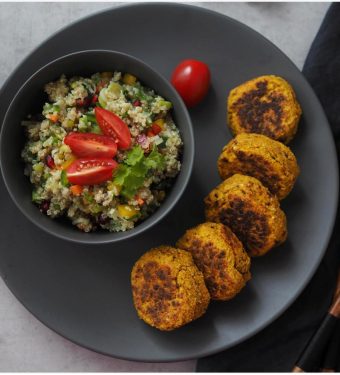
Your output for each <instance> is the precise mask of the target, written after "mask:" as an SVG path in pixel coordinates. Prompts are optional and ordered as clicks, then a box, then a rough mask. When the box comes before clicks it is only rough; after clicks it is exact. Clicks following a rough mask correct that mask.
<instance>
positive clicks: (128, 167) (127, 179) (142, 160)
mask: <svg viewBox="0 0 340 375" xmlns="http://www.w3.org/2000/svg"><path fill="white" fill-rule="evenodd" d="M163 168H164V156H163V155H161V154H160V153H159V152H158V150H157V147H154V148H153V150H152V151H151V153H150V154H149V156H145V155H144V152H143V149H142V148H141V147H140V146H135V147H134V148H133V149H132V150H131V151H130V152H129V153H128V155H127V158H126V159H125V162H124V163H123V164H120V166H119V168H118V170H117V172H116V174H115V177H114V183H115V184H117V185H119V186H122V190H121V192H120V194H121V195H122V196H124V197H126V198H127V199H130V198H132V197H133V196H134V195H135V194H136V193H137V191H138V189H139V188H141V187H142V186H143V183H144V181H145V178H146V176H147V173H148V172H149V171H150V170H161V169H163Z"/></svg>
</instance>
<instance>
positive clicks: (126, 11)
mask: <svg viewBox="0 0 340 375" xmlns="http://www.w3.org/2000/svg"><path fill="white" fill-rule="evenodd" d="M82 49H113V50H117V51H122V52H126V53H129V54H131V55H134V56H136V57H138V58H140V59H142V60H144V61H145V62H146V63H148V64H150V65H151V66H152V67H154V68H155V69H156V70H158V71H159V72H160V73H161V74H163V75H164V76H165V77H170V74H171V71H172V69H173V67H174V66H175V65H176V64H177V63H178V62H179V61H180V60H182V59H185V58H196V59H201V60H203V61H205V62H206V63H207V64H208V65H209V66H210V68H211V72H212V89H211V90H210V92H209V95H208V97H207V98H206V100H205V101H204V103H202V104H201V105H200V106H198V107H197V108H196V109H193V110H192V111H191V116H192V121H193V125H194V131H195V142H196V150H197V151H196V157H195V165H194V170H193V175H192V178H191V180H190V183H189V186H188V188H187V190H186V193H185V194H184V195H183V197H182V199H181V200H180V202H179V203H178V204H177V206H176V208H175V209H174V210H173V211H172V213H171V214H170V215H169V216H168V217H167V218H166V219H164V220H163V221H162V222H161V223H160V224H158V225H157V226H155V227H153V229H152V230H151V231H150V232H149V233H147V234H144V235H142V236H139V237H136V238H134V239H132V240H129V241H126V242H124V243H119V244H113V245H111V246H110V245H102V246H84V245H76V244H71V243H68V242H65V241H62V240H58V239H56V238H54V237H51V236H50V235H48V234H46V233H45V232H42V231H41V230H39V229H38V228H36V227H35V226H33V225H32V224H31V223H30V222H29V221H28V220H27V219H26V218H24V217H23V216H22V214H20V212H19V211H18V210H17V209H16V207H15V206H14V204H13V203H12V202H11V200H10V199H9V196H8V194H7V192H6V191H5V188H4V187H3V184H2V183H1V186H0V197H1V211H0V219H1V229H2V230H1V233H0V242H1V247H0V270H1V274H2V277H3V278H4V280H5V281H6V283H7V285H8V286H9V287H10V289H11V290H12V292H13V293H14V294H15V295H16V296H17V297H18V299H19V300H20V301H21V302H22V303H23V304H24V305H25V306H26V307H27V308H28V309H29V310H30V311H31V312H32V313H33V314H34V315H35V316H36V317H37V318H38V319H40V320H41V321H42V322H43V323H45V324H46V325H47V326H49V327H50V328H52V329H53V330H55V331H56V332H58V333H60V334H61V335H63V336H65V337H67V338H69V339H70V340H72V341H74V342H76V343H78V344H81V345H83V346H85V347H87V348H90V349H93V350H96V351H98V352H101V353H105V354H109V355H112V356H115V357H120V358H125V359H133V360H141V361H175V360H184V359H190V358H196V357H201V356H204V355H208V354H211V353H215V352H217V351H220V350H222V349H225V348H228V347H230V346H232V345H235V344H236V343H239V342H240V341H242V340H244V339H246V338H248V337H250V336H251V335H253V334H255V333H256V332H258V331H259V330H260V329H262V328H264V327H265V326H266V325H268V324H269V323H270V322H271V321H272V320H273V319H275V318H276V317H277V316H279V315H280V314H281V313H282V312H283V311H284V310H285V309H287V307H288V306H289V305H290V304H291V303H292V302H293V301H294V300H295V298H296V297H297V296H298V295H299V294H300V292H301V291H302V289H303V288H304V287H305V285H306V284H307V282H308V281H309V280H310V278H311V276H312V275H313V273H314V271H315V270H316V267H317V266H318V264H319V262H320V260H321V258H322V256H323V254H324V251H325V248H326V246H327V243H328V240H329V237H330V234H331V230H332V227H333V223H334V217H335V212H336V206H337V195H338V168H337V160H336V153H335V148H334V144H333V140H332V137H331V133H330V129H329V126H328V124H327V120H326V118H325V115H324V113H323V110H322V108H321V106H320V104H319V102H318V100H317V98H316V96H315V94H314V93H313V91H312V89H311V88H310V86H309V85H308V83H307V82H306V80H305V79H304V77H303V76H302V75H301V73H300V72H299V71H298V69H297V68H296V67H295V66H294V65H293V64H292V63H291V62H290V60H289V59H288V58H287V57H286V56H284V55H283V54H282V53H281V52H280V51H279V50H278V49H277V48H276V47H275V46H273V45H272V44H271V43H270V42H268V41H267V40H266V39H264V38H263V37H262V36H261V35H259V34H257V33H256V32H254V31H253V30H251V29H249V28H248V27H246V26H244V25H242V24H240V23H238V22H236V21H234V20H231V19H229V18H227V17H225V16H222V15H220V14H217V13H214V12H211V11H207V10H204V9H201V8H198V7H191V6H187V5H179V4H165V3H163V4H156V3H149V4H137V5H128V6H124V7H120V8H116V9H112V10H109V11H105V12H103V13H99V14H96V15H94V16H92V17H89V18H86V19H83V20H81V21H79V22H77V23H74V24H72V25H70V26H69V27H67V28H65V29H63V30H62V31H60V32H58V33H57V34H55V35H54V36H52V37H51V38H50V39H48V40H47V41H46V42H45V43H44V44H42V45H41V46H40V47H38V48H37V49H36V50H35V51H34V52H33V53H32V54H31V55H30V56H29V57H28V58H27V59H26V60H25V61H24V62H23V63H22V64H21V65H20V66H19V67H18V68H17V69H16V71H15V72H14V73H13V74H12V75H11V77H10V78H9V79H8V81H7V82H6V84H5V85H4V87H3V90H2V92H1V94H0V102H1V104H2V105H1V108H0V120H1V121H2V117H3V115H4V111H5V109H6V107H7V105H8V103H9V102H10V99H11V98H12V97H13V96H14V94H15V92H16V91H17V89H18V88H19V86H20V85H21V84H22V83H23V81H24V80H25V79H26V78H28V77H29V76H30V75H31V74H32V73H33V72H34V71H36V70H37V69H38V68H39V67H41V66H42V65H44V64H46V63H47V62H48V61H50V60H52V59H54V58H56V57H59V56H60V55H63V54H65V53H68V52H74V51H78V50H82ZM261 74H278V75H281V76H283V77H285V78H286V79H287V80H288V81H289V82H290V83H291V84H292V85H293V86H294V88H295V90H296V93H297V97H298V100H299V101H300V103H301V105H302V109H303V112H304V115H303V121H302V122H301V124H300V129H299V131H298V134H297V137H296V139H295V140H294V142H293V144H292V148H293V151H294V152H295V153H296V156H297V158H298V161H299V164H300V167H301V171H302V172H301V175H300V177H299V179H298V182H297V184H296V186H295V188H294V191H293V192H292V193H291V194H290V196H289V197H288V198H287V199H286V200H285V201H284V202H283V208H284V210H285V211H286V213H287V218H288V229H289V238H288V241H287V242H286V243H285V244H284V245H283V246H281V247H279V248H277V249H275V250H273V251H272V252H271V253H270V254H268V255H267V256H265V257H264V258H261V259H256V260H254V262H253V267H252V273H253V279H252V280H251V282H250V283H249V284H248V286H247V287H246V288H245V290H243V291H242V293H241V294H240V295H239V296H238V297H236V298H235V299H234V300H232V301H230V302H226V303H212V304H211V306H210V308H209V310H208V312H207V314H206V315H205V316H204V317H203V318H201V319H199V320H197V321H195V322H193V323H192V324H189V325H187V326H185V327H183V328H182V329H179V330H177V331H174V332H169V333H164V332H163V333H162V332H159V331H157V330H155V329H153V328H151V327H149V326H147V325H146V324H144V323H143V322H142V321H140V320H139V319H138V318H137V315H136V312H135V310H134V308H133V305H132V299H131V291H130V283H129V274H130V269H131V267H132V265H133V263H134V261H135V260H136V259H137V258H138V257H139V256H140V255H141V254H142V253H144V252H145V251H146V250H148V249H149V248H150V247H152V246H156V245H160V244H162V243H170V244H174V242H175V241H176V239H177V238H178V237H179V236H180V235H181V234H182V233H183V231H184V230H185V229H186V228H189V227H191V226H193V225H195V224H198V223H200V222H202V221H203V220H204V215H203V213H204V212H203V197H204V196H205V195H206V194H207V193H208V192H209V191H210V190H211V189H212V188H213V187H215V186H216V185H217V184H218V183H219V181H220V180H219V178H218V175H217V170H216V160H217V157H218V155H219V152H220V151H221V148H222V146H223V145H224V144H225V143H227V142H228V141H229V139H230V137H231V136H230V133H229V131H228V129H227V127H226V125H225V116H226V108H225V100H226V97H227V93H228V91H229V90H230V89H231V88H232V87H234V86H236V85H238V84H240V83H241V82H243V81H245V80H247V79H249V78H252V77H255V76H258V75H261Z"/></svg>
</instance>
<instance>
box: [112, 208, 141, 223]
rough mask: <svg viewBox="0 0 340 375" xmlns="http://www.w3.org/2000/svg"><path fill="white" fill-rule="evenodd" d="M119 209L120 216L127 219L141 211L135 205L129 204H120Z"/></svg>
mask: <svg viewBox="0 0 340 375" xmlns="http://www.w3.org/2000/svg"><path fill="white" fill-rule="evenodd" d="M117 210H118V214H119V216H121V217H122V218H124V219H127V220H129V219H132V218H133V217H135V216H136V215H137V214H138V213H139V211H138V210H136V209H135V208H134V207H132V206H129V205H127V204H120V205H118V207H117Z"/></svg>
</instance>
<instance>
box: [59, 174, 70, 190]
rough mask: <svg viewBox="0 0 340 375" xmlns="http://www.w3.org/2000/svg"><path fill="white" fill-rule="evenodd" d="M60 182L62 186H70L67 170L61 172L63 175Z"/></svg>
mask: <svg viewBox="0 0 340 375" xmlns="http://www.w3.org/2000/svg"><path fill="white" fill-rule="evenodd" d="M60 182H61V184H62V185H63V186H64V187H68V186H69V181H68V178H67V174H66V171H65V170H62V171H61V174H60Z"/></svg>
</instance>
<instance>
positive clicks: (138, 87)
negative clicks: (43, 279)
mask: <svg viewBox="0 0 340 375" xmlns="http://www.w3.org/2000/svg"><path fill="white" fill-rule="evenodd" d="M45 92H46V94H47V95H48V101H47V102H46V104H45V105H44V107H43V110H42V117H41V115H38V116H35V117H34V116H33V117H32V116H31V117H30V118H29V119H28V120H25V121H23V122H22V125H23V126H24V127H25V129H26V134H27V142H26V145H25V147H24V149H23V151H22V158H23V160H24V161H25V170H24V173H25V174H26V175H27V176H28V177H29V179H30V181H31V183H32V185H33V190H32V201H33V202H34V203H35V204H36V205H37V206H38V207H39V208H40V210H41V211H42V212H43V213H45V214H46V215H48V216H50V217H51V218H57V217H61V216H67V217H68V218H69V219H70V220H71V222H72V224H73V225H75V226H76V227H78V228H79V229H80V230H82V231H85V232H90V231H93V230H96V229H99V228H102V229H105V230H108V231H111V232H118V231H126V230H128V229H131V228H133V227H134V226H135V225H136V223H137V222H139V221H141V220H143V219H145V218H146V217H148V216H149V215H150V214H151V213H152V212H154V211H155V210H156V209H157V208H158V207H159V206H160V205H161V204H162V201H163V200H164V199H165V197H166V194H167V190H168V188H169V187H171V184H172V181H173V178H174V177H176V175H177V174H178V172H179V171H180V168H181V161H180V160H181V150H182V147H183V143H182V139H181V136H180V133H179V130H178V128H177V127H176V125H175V123H174V121H173V119H172V116H171V108H172V104H171V103H170V102H169V101H167V100H165V99H164V98H162V97H161V96H159V95H158V94H157V93H155V92H154V91H153V90H152V89H149V88H147V87H145V86H143V85H142V84H141V83H140V82H139V81H138V79H137V78H136V77H134V76H132V75H130V74H127V73H125V74H123V73H121V72H104V73H96V74H94V75H92V76H91V77H90V78H83V77H72V78H70V79H67V78H66V77H65V76H62V77H60V79H59V80H57V81H55V82H50V83H48V84H46V86H45ZM96 106H100V107H102V108H104V109H106V110H108V111H110V112H112V113H114V114H115V115H116V116H118V117H119V118H120V119H121V120H123V121H124V122H125V124H126V125H127V127H128V129H129V132H130V135H131V147H130V148H129V149H128V150H122V149H118V151H117V154H116V156H115V160H116V161H117V163H118V168H117V169H116V170H115V171H114V173H113V175H112V178H111V179H110V180H107V181H105V182H103V183H100V184H95V185H83V186H81V187H79V186H76V187H74V186H72V184H70V183H69V181H68V179H67V170H68V168H69V167H70V165H72V163H74V162H75V161H76V160H77V156H76V155H74V153H73V152H72V149H71V148H70V146H69V145H67V144H65V143H64V139H65V137H66V136H67V135H68V134H69V133H71V132H76V133H95V134H102V129H101V127H100V126H99V124H98V122H97V119H96V116H95V112H94V109H95V107H96Z"/></svg>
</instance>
